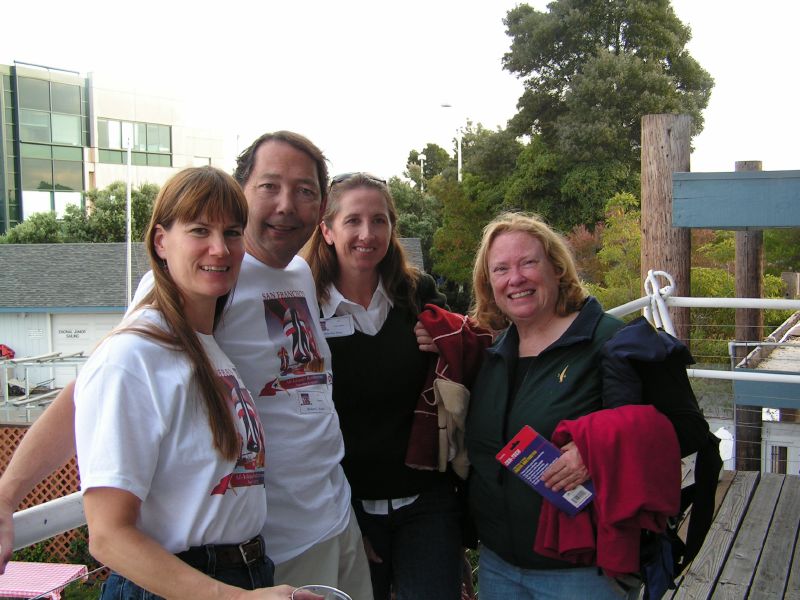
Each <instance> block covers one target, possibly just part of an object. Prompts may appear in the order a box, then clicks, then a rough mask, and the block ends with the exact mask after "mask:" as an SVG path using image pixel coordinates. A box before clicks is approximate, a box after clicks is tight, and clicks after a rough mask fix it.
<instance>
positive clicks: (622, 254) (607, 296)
mask: <svg viewBox="0 0 800 600" xmlns="http://www.w3.org/2000/svg"><path fill="white" fill-rule="evenodd" d="M600 238H601V240H602V248H600V250H599V251H598V253H597V259H598V260H599V261H600V263H601V264H602V265H603V267H604V268H605V273H604V275H603V280H602V281H601V282H599V283H598V284H595V285H589V286H588V287H589V289H590V291H591V293H592V294H594V295H595V296H597V297H598V299H599V300H600V303H601V304H602V305H603V306H605V307H606V308H613V307H615V306H620V305H621V304H625V303H626V302H630V301H631V300H635V299H636V298H638V297H640V296H641V286H642V282H641V279H640V277H639V263H640V248H641V241H642V233H641V213H640V211H639V201H638V199H637V198H636V197H635V196H633V195H631V194H617V195H616V196H614V197H613V198H611V200H609V201H608V203H607V204H606V214H605V224H604V227H603V229H602V233H601V236H600Z"/></svg>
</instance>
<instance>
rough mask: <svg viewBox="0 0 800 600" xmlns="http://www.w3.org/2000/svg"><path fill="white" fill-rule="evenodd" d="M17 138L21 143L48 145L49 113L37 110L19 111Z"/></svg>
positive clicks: (49, 138) (49, 139)
mask: <svg viewBox="0 0 800 600" xmlns="http://www.w3.org/2000/svg"><path fill="white" fill-rule="evenodd" d="M19 137H20V141H22V142H41V143H43V144H49V143H50V141H51V136H50V113H46V112H40V111H38V110H20V111H19Z"/></svg>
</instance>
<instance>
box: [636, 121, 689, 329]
mask: <svg viewBox="0 0 800 600" xmlns="http://www.w3.org/2000/svg"><path fill="white" fill-rule="evenodd" d="M691 128H692V119H691V117H690V116H688V115H645V116H644V117H642V247H641V265H642V266H641V276H642V281H644V278H645V277H646V276H647V271H649V270H650V269H655V270H659V271H666V272H667V273H669V274H670V275H672V277H673V279H674V280H675V288H676V289H675V290H674V292H673V293H674V295H676V296H690V295H691V294H690V283H691V280H690V276H691V275H690V274H691V249H692V237H691V230H689V229H687V228H684V227H673V226H672V174H673V173H675V172H684V171H689V153H690V150H691V146H690V140H691ZM670 316H671V318H672V323H673V325H674V326H675V332H676V333H677V335H678V337H679V338H680V339H681V340H683V341H684V343H686V344H687V345H688V344H689V309H688V308H677V307H673V308H670Z"/></svg>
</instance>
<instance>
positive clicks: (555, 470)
mask: <svg viewBox="0 0 800 600" xmlns="http://www.w3.org/2000/svg"><path fill="white" fill-rule="evenodd" d="M588 480H589V471H588V470H587V468H586V465H584V464H583V459H582V458H581V453H580V452H578V447H577V446H576V445H575V442H569V443H567V444H565V445H564V446H562V447H561V456H560V457H559V458H558V460H556V462H554V463H553V464H552V465H550V467H549V468H548V469H547V470H546V471H545V472H544V473H543V474H542V481H543V482H544V484H545V485H546V486H547V487H548V488H550V489H551V490H553V491H554V492H558V491H561V490H566V491H570V490H574V489H575V488H576V487H578V486H579V485H580V484H582V483H583V482H584V481H588Z"/></svg>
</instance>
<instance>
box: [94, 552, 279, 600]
mask: <svg viewBox="0 0 800 600" xmlns="http://www.w3.org/2000/svg"><path fill="white" fill-rule="evenodd" d="M194 568H197V567H196V566H195V567H194ZM198 570H200V571H203V572H204V573H205V574H206V575H208V576H209V577H211V578H212V579H216V580H217V581H221V582H223V583H227V584H228V585H232V586H235V587H240V588H243V589H245V590H254V589H256V588H261V587H270V586H272V585H274V583H273V572H274V571H275V566H274V565H273V564H272V561H271V560H270V559H269V558H267V557H264V558H263V559H262V560H260V561H256V562H255V563H252V564H250V565H249V566H247V567H244V566H242V567H233V568H228V569H220V568H217V567H216V566H215V565H213V564H209V565H206V566H205V567H204V568H201V569H198ZM100 600H163V598H162V597H161V596H157V595H155V594H153V593H152V592H148V591H147V590H145V589H144V588H141V587H139V586H138V585H136V584H135V583H133V582H132V581H131V580H130V579H126V578H125V577H123V576H122V575H120V574H119V573H114V572H112V573H111V575H109V577H108V580H106V582H105V583H104V584H103V587H102V591H101V592H100Z"/></svg>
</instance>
